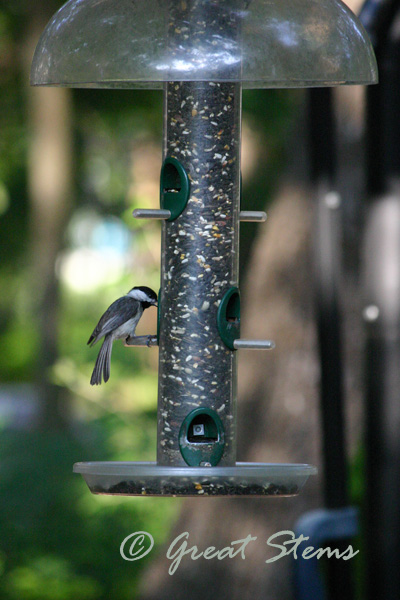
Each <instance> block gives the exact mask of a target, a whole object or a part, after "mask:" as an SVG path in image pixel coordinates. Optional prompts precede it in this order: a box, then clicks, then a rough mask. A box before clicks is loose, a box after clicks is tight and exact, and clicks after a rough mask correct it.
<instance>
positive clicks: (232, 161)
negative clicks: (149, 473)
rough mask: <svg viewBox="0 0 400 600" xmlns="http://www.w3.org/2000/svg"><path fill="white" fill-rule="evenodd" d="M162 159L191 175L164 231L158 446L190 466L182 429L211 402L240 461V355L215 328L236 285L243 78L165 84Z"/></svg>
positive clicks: (228, 458) (164, 458)
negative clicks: (184, 199) (182, 202)
mask: <svg viewBox="0 0 400 600" xmlns="http://www.w3.org/2000/svg"><path fill="white" fill-rule="evenodd" d="M164 94H165V108H164V110H165V112H164V115H165V123H164V158H165V157H167V156H168V157H174V158H176V159H178V160H179V161H180V163H181V164H182V165H183V166H184V168H185V170H186V171H187V173H188V175H189V180H190V197H189V200H188V204H187V207H186V210H185V211H184V212H183V213H182V214H181V215H180V216H179V217H178V218H177V219H175V220H174V221H171V222H165V223H164V224H163V232H162V263H161V309H162V320H161V326H160V340H159V346H160V350H159V396H158V448H157V450H158V452H157V462H158V464H160V465H170V466H183V465H186V462H185V461H184V459H183V457H182V454H181V451H180V447H179V431H180V427H181V425H182V422H183V420H184V419H185V417H186V416H187V415H188V413H189V412H190V411H192V410H194V409H196V408H209V409H211V410H212V411H214V412H215V413H216V414H217V415H218V416H219V418H220V419H221V421H222V425H223V429H224V435H225V447H224V452H223V455H222V458H221V460H220V463H219V464H220V465H226V466H233V465H235V463H236V427H235V422H236V387H237V386H236V381H237V373H236V371H237V369H236V363H237V360H236V353H235V351H233V350H230V349H229V348H227V346H226V345H225V344H224V342H223V341H222V339H221V336H220V334H219V332H218V328H217V310H218V306H219V303H220V301H221V299H222V297H223V295H224V293H225V292H226V291H227V290H228V289H229V288H231V287H236V286H237V285H238V255H239V252H238V251H239V194H240V136H241V85H240V84H239V83H215V82H170V83H167V84H166V86H165V91H164Z"/></svg>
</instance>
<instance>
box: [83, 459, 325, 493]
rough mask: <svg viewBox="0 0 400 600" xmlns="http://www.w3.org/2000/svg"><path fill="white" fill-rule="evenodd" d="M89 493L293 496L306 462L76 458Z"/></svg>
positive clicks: (306, 474) (306, 468)
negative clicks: (196, 463) (180, 463)
mask: <svg viewBox="0 0 400 600" xmlns="http://www.w3.org/2000/svg"><path fill="white" fill-rule="evenodd" d="M74 472H75V473H80V474H81V475H82V476H83V478H84V479H85V481H86V483H87V485H88V487H89V489H90V491H91V492H92V493H93V494H112V495H120V496H196V497H199V496H200V497H202V496H295V495H296V494H298V493H299V492H300V490H301V488H302V487H303V485H304V484H305V483H306V481H307V479H308V477H309V476H310V475H315V474H316V472H317V469H316V468H315V467H312V466H310V465H290V464H286V465H274V464H260V463H237V464H236V466H235V467H197V468H196V467H160V466H159V465H157V464H156V463H151V462H143V463H140V462H115V463H114V462H92V463H76V464H75V465H74Z"/></svg>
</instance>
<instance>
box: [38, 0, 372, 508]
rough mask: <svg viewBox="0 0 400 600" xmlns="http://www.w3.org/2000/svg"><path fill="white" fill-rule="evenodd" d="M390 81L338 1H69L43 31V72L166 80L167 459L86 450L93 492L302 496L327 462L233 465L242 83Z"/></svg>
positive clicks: (92, 80)
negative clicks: (96, 459)
mask: <svg viewBox="0 0 400 600" xmlns="http://www.w3.org/2000/svg"><path fill="white" fill-rule="evenodd" d="M376 81H377V69H376V61H375V57H374V53H373V50H372V47H371V44H370V42H369V40H368V38H367V36H366V33H365V31H364V29H363V27H362V25H361V24H360V23H359V22H358V20H357V19H356V18H355V16H354V15H353V13H352V12H351V11H350V10H349V9H348V8H347V7H346V6H345V5H344V4H343V3H342V2H340V1H339V0H290V1H289V0H275V1H271V0H136V1H132V0H70V1H69V2H67V3H66V4H65V5H64V6H63V7H62V8H61V9H60V10H59V11H58V13H57V14H56V15H55V16H54V17H53V19H52V20H51V21H50V23H49V25H48V26H47V28H46V29H45V31H44V33H43V35H42V37H41V39H40V41H39V43H38V46H37V48H36V52H35V56H34V59H33V65H32V74H31V83H32V84H33V85H56V86H70V87H74V86H75V87H99V88H160V89H163V90H164V143H163V167H162V171H161V175H160V208H159V209H157V210H149V209H137V210H136V211H135V213H134V216H135V217H136V218H157V219H161V220H162V221H163V223H162V251H161V288H160V293H159V314H158V331H157V336H154V335H153V336H141V337H140V338H133V339H128V340H127V345H132V346H135V345H136V346H145V345H148V346H151V345H156V344H158V345H159V389H158V411H157V414H158V433H157V463H124V462H122V463H112V462H111V463H77V464H76V465H75V466H74V471H75V472H76V473H81V474H82V475H83V477H84V478H85V480H86V482H87V484H88V486H89V488H90V490H91V491H92V492H93V493H97V494H100V493H101V494H123V495H132V496H137V495H140V496H143V495H149V496H152V495H155V496H201V497H208V496H292V495H295V494H297V493H298V492H299V491H300V489H301V487H302V486H303V485H304V483H305V482H306V480H307V478H308V476H309V475H312V474H315V473H316V469H315V467H312V466H309V465H292V464H281V465H272V464H259V463H240V462H236V460H237V459H236V445H237V444H236V396H237V392H236V388H237V352H238V351H242V349H243V348H253V349H271V348H273V347H274V343H273V342H272V341H271V340H244V339H242V338H241V337H240V325H241V314H240V292H239V281H238V273H239V265H238V259H239V226H240V222H242V221H245V220H250V221H258V222H263V221H264V220H265V218H266V215H265V213H259V212H255V211H241V207H240V204H241V175H240V141H241V99H242V88H278V87H279V88H282V87H283V88H288V87H310V86H326V85H330V86H332V85H339V84H352V83H358V84H366V83H375V82H376Z"/></svg>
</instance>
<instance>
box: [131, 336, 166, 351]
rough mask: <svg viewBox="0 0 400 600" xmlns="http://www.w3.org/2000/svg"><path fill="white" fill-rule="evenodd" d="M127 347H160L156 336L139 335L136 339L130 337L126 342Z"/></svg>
mask: <svg viewBox="0 0 400 600" xmlns="http://www.w3.org/2000/svg"><path fill="white" fill-rule="evenodd" d="M125 346H130V347H132V346H148V347H149V348H150V347H151V346H158V342H157V336H156V335H138V336H135V337H128V338H126V340H125Z"/></svg>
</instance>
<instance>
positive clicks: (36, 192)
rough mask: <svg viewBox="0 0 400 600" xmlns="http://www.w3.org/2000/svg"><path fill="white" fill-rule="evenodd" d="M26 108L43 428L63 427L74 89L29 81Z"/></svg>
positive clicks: (39, 17)
mask: <svg viewBox="0 0 400 600" xmlns="http://www.w3.org/2000/svg"><path fill="white" fill-rule="evenodd" d="M45 6H46V5H43V4H42V3H41V2H38V3H34V4H33V5H32V7H31V13H32V15H31V19H30V25H29V30H28V32H27V45H26V47H25V49H24V51H25V56H24V64H25V79H26V81H27V83H28V82H29V71H30V64H31V60H32V56H33V51H34V48H35V46H36V44H37V42H38V40H39V37H40V34H41V32H42V31H43V29H44V27H45V25H46V24H47V22H48V19H49V18H50V16H51V12H50V13H49V7H48V6H47V7H46V8H45ZM50 10H51V8H50ZM27 110H28V120H29V123H30V131H31V138H30V147H29V163H28V185H29V197H30V227H31V230H30V261H31V281H30V285H29V288H28V289H29V294H30V295H31V301H32V307H33V311H34V315H35V317H36V319H37V320H36V324H37V327H38V329H39V351H38V356H37V366H36V369H37V371H36V374H37V384H38V386H39V389H40V398H41V414H40V426H41V427H45V428H54V427H60V426H63V425H64V422H65V417H66V413H67V411H66V406H65V402H66V401H65V399H64V398H62V397H61V395H62V390H61V389H59V388H57V387H56V386H55V385H53V384H52V383H51V381H50V377H49V374H50V369H51V367H52V366H53V365H54V363H55V361H56V360H57V357H58V349H57V341H58V322H59V321H58V312H59V282H58V278H57V276H56V270H55V264H56V259H57V256H58V253H59V251H60V249H61V248H62V245H63V240H64V232H65V228H66V225H67V222H68V217H69V214H70V210H71V204H72V203H71V196H72V187H73V181H72V177H73V168H72V166H73V141H72V122H71V121H72V98H71V92H70V90H68V89H61V88H41V87H39V88H33V87H29V86H28V85H27Z"/></svg>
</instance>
